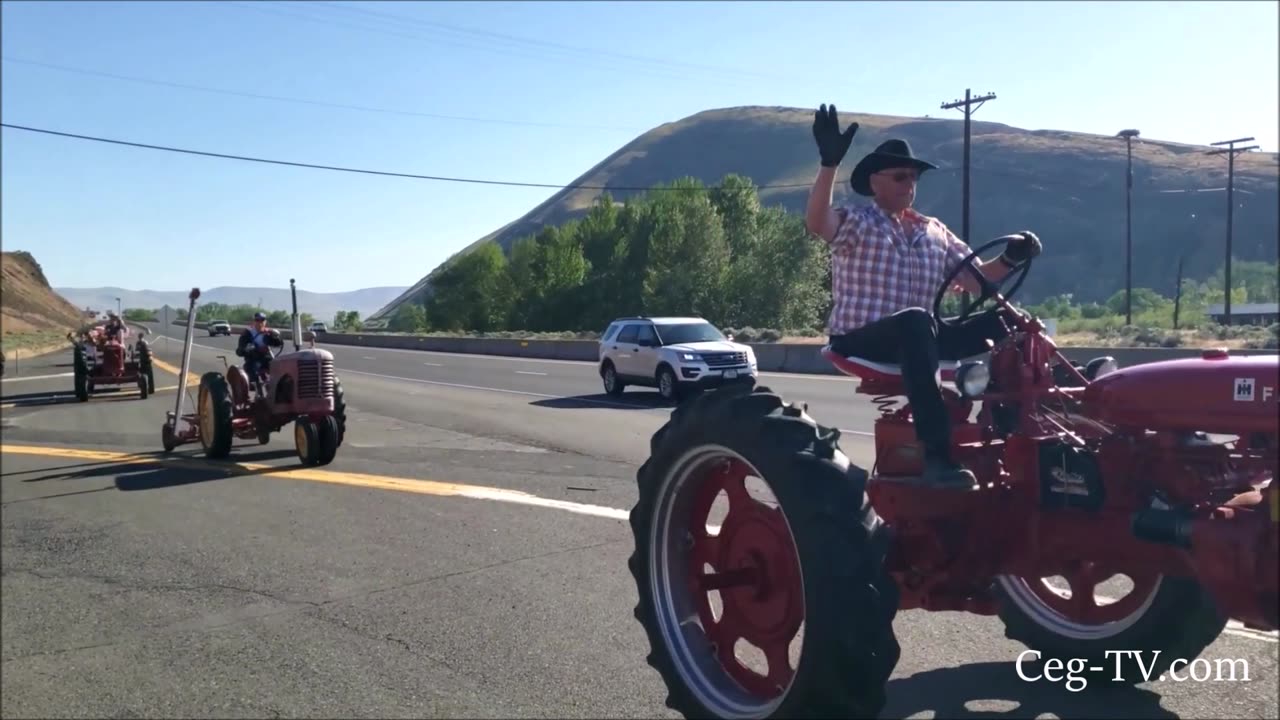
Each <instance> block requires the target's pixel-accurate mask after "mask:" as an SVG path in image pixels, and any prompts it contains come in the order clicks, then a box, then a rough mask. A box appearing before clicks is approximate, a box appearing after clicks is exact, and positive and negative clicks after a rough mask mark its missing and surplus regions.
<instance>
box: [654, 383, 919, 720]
mask: <svg viewBox="0 0 1280 720" xmlns="http://www.w3.org/2000/svg"><path fill="white" fill-rule="evenodd" d="M753 384H754V383H749V384H743V385H737V386H729V387H725V388H721V389H719V390H714V391H711V392H707V393H704V394H701V395H698V396H696V397H695V398H693V399H692V401H691V402H689V403H686V404H685V405H683V406H679V407H677V408H676V409H675V410H674V411H673V412H672V414H671V418H670V420H669V421H668V422H667V424H666V425H664V426H663V427H662V428H660V429H659V430H658V432H657V433H655V434H654V436H653V438H652V440H651V441H650V452H651V455H650V457H649V459H648V460H647V461H646V462H645V463H644V465H643V466H641V468H640V470H639V472H638V473H637V476H636V479H637V483H638V485H639V500H638V502H637V503H636V506H635V507H634V508H633V509H632V511H631V529H632V533H633V536H634V542H635V551H634V554H633V555H632V556H631V559H630V561H629V563H628V567H629V568H630V571H631V574H632V576H633V578H634V580H635V583H636V589H637V591H638V593H639V597H640V602H639V604H638V605H637V606H636V608H635V617H636V618H637V619H638V620H639V621H640V623H641V625H642V626H643V627H644V630H645V633H646V635H647V636H648V641H649V646H650V652H649V654H648V655H647V657H646V660H647V662H648V663H649V664H650V665H651V666H653V668H654V669H655V670H657V672H658V674H659V675H660V676H661V678H662V680H663V682H664V683H665V684H666V687H667V691H668V695H667V698H666V704H667V706H668V707H670V708H672V709H673V710H676V711H677V712H679V713H682V714H683V715H684V716H685V717H716V718H773V717H804V718H818V717H833V718H835V717H839V718H847V717H876V716H877V715H878V714H879V713H880V711H881V710H882V708H883V707H884V703H885V684H886V683H887V682H888V680H889V676H890V675H891V674H892V672H893V670H894V667H895V666H896V665H897V663H898V658H899V655H900V652H901V651H900V649H899V646H898V641H897V638H896V637H895V635H894V631H893V621H894V617H895V616H896V614H897V609H898V589H897V587H896V585H895V584H894V581H893V579H892V577H891V576H890V575H889V574H888V573H887V572H886V571H885V569H884V559H885V556H886V554H887V551H888V546H889V533H888V528H887V526H885V525H884V523H883V521H882V520H881V519H880V518H879V516H878V515H877V514H876V513H875V511H874V510H873V509H872V507H871V505H870V501H869V499H868V497H867V494H866V483H867V473H866V471H864V470H862V469H861V468H859V467H856V466H854V465H852V464H851V463H850V462H849V459H848V458H847V457H846V456H845V455H844V453H843V452H841V451H840V449H839V447H838V446H837V438H838V432H837V431H835V430H832V429H829V428H825V427H822V426H820V425H818V424H817V423H816V422H814V420H813V419H812V418H810V417H809V416H808V415H807V414H806V413H805V412H804V411H803V410H802V409H801V408H799V407H797V406H795V405H792V404H784V403H783V401H782V398H780V397H779V396H777V395H775V394H774V393H773V392H771V391H770V390H769V389H768V388H766V387H757V388H754V389H753V388H752V385H753ZM748 478H751V479H752V480H751V482H753V483H754V482H757V481H755V480H754V478H759V481H762V484H763V485H764V486H765V487H766V488H767V490H768V491H770V492H771V493H772V494H773V495H774V496H775V498H776V505H770V504H766V503H762V502H760V501H759V500H758V499H757V498H756V497H754V495H755V491H754V490H752V489H750V488H749V486H748V485H747V482H748ZM762 492H763V491H762ZM722 497H723V498H726V499H727V501H728V507H729V510H728V515H727V517H725V518H724V519H723V520H722V521H720V522H719V529H718V530H716V531H715V532H714V534H713V532H712V530H711V528H710V527H708V525H709V523H713V522H715V520H716V518H714V517H708V516H709V515H710V513H711V511H712V510H713V509H714V507H713V505H714V504H716V501H717V500H718V499H720V498H722ZM713 596H718V597H713ZM717 603H719V604H720V605H721V606H722V609H721V610H720V612H719V613H718V614H717V611H716V609H715V606H716V604H717ZM695 619H696V620H697V622H693V620H695ZM809 622H813V623H814V625H813V627H812V628H810V627H809V625H808V623H809ZM801 624H803V625H804V629H803V631H802V633H799V634H800V635H803V647H802V648H801V649H800V650H799V652H798V659H796V660H792V657H793V656H794V655H795V654H796V652H795V651H794V650H793V646H794V644H795V642H796V639H797V637H798V633H797V631H798V630H799V629H800V626H801ZM811 629H812V630H813V632H812V633H810V632H809V630H811ZM742 641H746V643H749V644H750V645H751V646H754V648H753V649H752V650H749V651H742V652H740V651H739V647H738V646H739V643H742ZM747 652H750V653H752V654H754V655H756V656H763V659H764V663H752V662H751V661H750V660H748V659H746V657H744V656H745V655H746V653H747ZM748 663H750V664H752V665H757V664H767V666H768V670H767V671H764V672H761V671H759V670H756V669H755V668H752V667H749V665H748Z"/></svg>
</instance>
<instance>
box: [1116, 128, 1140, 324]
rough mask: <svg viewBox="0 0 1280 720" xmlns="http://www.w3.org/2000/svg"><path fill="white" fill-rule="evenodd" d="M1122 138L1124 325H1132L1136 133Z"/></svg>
mask: <svg viewBox="0 0 1280 720" xmlns="http://www.w3.org/2000/svg"><path fill="white" fill-rule="evenodd" d="M1116 137H1122V138H1124V149H1125V154H1126V155H1128V157H1129V166H1128V170H1127V171H1126V175H1125V182H1124V324H1125V325H1132V324H1133V139H1134V138H1136V137H1138V131H1137V130H1133V129H1129V130H1121V131H1120V132H1118V133H1116Z"/></svg>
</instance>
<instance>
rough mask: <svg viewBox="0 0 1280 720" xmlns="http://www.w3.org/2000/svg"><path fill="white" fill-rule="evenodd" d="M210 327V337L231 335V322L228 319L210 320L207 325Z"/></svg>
mask: <svg viewBox="0 0 1280 720" xmlns="http://www.w3.org/2000/svg"><path fill="white" fill-rule="evenodd" d="M206 327H207V328H208V329H209V337H213V336H214V335H227V336H230V335H231V323H229V322H227V321H226V320H210V321H209V324H208V325H207V326H206Z"/></svg>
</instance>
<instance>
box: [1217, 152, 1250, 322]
mask: <svg viewBox="0 0 1280 720" xmlns="http://www.w3.org/2000/svg"><path fill="white" fill-rule="evenodd" d="M1250 140H1253V138H1251V137H1247V138H1237V139H1235V140H1223V141H1222V142H1216V143H1210V144H1211V145H1214V146H1222V145H1226V146H1227V147H1226V148H1224V149H1221V150H1210V151H1209V153H1208V154H1209V155H1222V154H1224V153H1225V154H1226V156H1227V265H1226V267H1225V268H1223V282H1222V300H1223V303H1224V304H1223V306H1222V316H1223V320H1224V322H1223V324H1224V325H1230V324H1231V220H1232V217H1233V216H1234V215H1235V201H1234V200H1233V199H1232V189H1233V187H1234V186H1235V179H1236V154H1237V153H1242V152H1246V151H1248V150H1256V149H1257V148H1258V146H1257V145H1250V146H1248V147H1242V148H1238V147H1236V143H1242V142H1249V141H1250Z"/></svg>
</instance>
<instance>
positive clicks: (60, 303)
mask: <svg viewBox="0 0 1280 720" xmlns="http://www.w3.org/2000/svg"><path fill="white" fill-rule="evenodd" d="M80 324H81V322H80V311H79V310H78V309H77V308H76V307H75V306H74V305H72V304H71V303H70V302H68V301H67V299H66V298H64V297H62V296H61V295H59V294H57V293H55V292H54V291H53V290H52V289H50V288H49V281H48V279H46V278H45V276H44V271H43V270H42V269H41V268H40V264H39V263H37V262H36V260H35V258H33V257H32V256H31V255H30V253H25V252H6V253H3V254H0V329H2V330H3V333H4V342H5V344H6V345H8V344H10V343H11V342H18V341H19V338H18V337H16V336H22V335H26V334H28V333H39V332H42V331H52V332H54V333H56V334H57V335H59V336H61V335H65V334H66V332H67V331H68V330H72V329H74V328H77V327H79V326H80ZM11 336H14V337H13V339H12V340H11V339H10V337H11Z"/></svg>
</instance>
